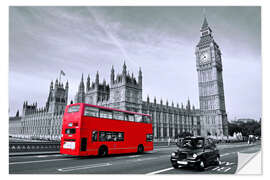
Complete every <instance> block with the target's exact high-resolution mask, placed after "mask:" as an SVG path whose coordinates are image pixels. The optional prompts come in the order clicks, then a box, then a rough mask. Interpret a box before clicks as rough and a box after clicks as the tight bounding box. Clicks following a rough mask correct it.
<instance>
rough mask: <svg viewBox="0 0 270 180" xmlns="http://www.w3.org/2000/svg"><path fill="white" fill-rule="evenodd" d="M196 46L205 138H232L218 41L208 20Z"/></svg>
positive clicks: (204, 21)
mask: <svg viewBox="0 0 270 180" xmlns="http://www.w3.org/2000/svg"><path fill="white" fill-rule="evenodd" d="M200 33H201V34H200V40H199V43H198V44H197V46H196V50H195V55H196V67H197V72H198V83H199V101H200V109H201V111H202V115H201V121H202V129H201V131H202V132H201V134H202V135H209V134H211V135H217V136H221V135H228V125H227V124H228V123H227V114H226V108H225V98H224V87H223V76H222V71H223V68H222V61H221V51H220V49H219V46H218V45H217V43H216V42H215V41H214V38H213V35H212V29H211V28H210V27H209V25H208V21H207V18H206V17H204V20H203V24H202V26H201V29H200Z"/></svg>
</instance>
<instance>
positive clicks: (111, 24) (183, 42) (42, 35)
mask: <svg viewBox="0 0 270 180" xmlns="http://www.w3.org/2000/svg"><path fill="white" fill-rule="evenodd" d="M205 9H206V15H207V18H208V23H209V24H210V27H211V28H212V30H213V34H214V38H215V40H216V42H217V43H218V44H219V46H220V48H221V51H222V53H223V56H222V58H223V67H224V71H223V74H224V86H225V98H226V107H227V110H228V112H229V118H233V117H235V116H239V117H240V116H241V117H243V116H249V117H253V118H257V119H258V118H259V117H260V116H261V105H260V104H261V46H260V41H261V34H260V24H261V21H260V7H206V8H205ZM202 12H203V8H202V7H10V21H9V23H10V24H9V31H10V37H9V38H10V54H9V58H10V59H9V70H10V73H9V83H10V86H9V92H10V93H9V99H10V104H9V106H10V110H11V112H10V113H11V114H14V113H15V112H16V110H17V109H20V108H21V106H22V102H23V101H24V100H29V101H30V100H33V101H38V102H40V103H39V104H40V105H41V106H42V104H44V103H45V101H46V98H47V95H48V88H47V87H48V86H49V83H50V81H51V80H54V79H56V78H57V77H58V76H59V72H60V70H64V71H65V72H66V76H65V77H63V80H64V81H66V80H69V82H70V91H69V100H71V99H73V98H74V96H75V93H76V91H77V89H78V85H79V81H80V78H81V74H82V73H84V75H86V74H89V75H90V77H91V81H94V78H95V74H96V71H97V70H99V73H100V79H101V80H102V79H103V78H105V79H106V81H108V80H109V77H110V69H111V66H112V65H114V67H115V70H116V73H120V72H121V71H122V65H123V61H124V60H125V61H126V63H127V66H128V71H130V73H131V72H133V73H134V75H135V76H137V75H138V69H139V67H141V68H142V70H143V98H144V99H146V96H147V94H149V95H150V99H151V100H153V97H154V96H156V97H157V98H158V101H159V99H160V97H162V99H163V100H166V99H168V100H169V101H170V103H171V101H172V100H173V101H174V102H175V103H177V102H179V103H181V102H183V103H184V104H185V103H186V101H187V98H188V97H189V98H190V100H191V103H193V104H195V105H196V107H198V106H199V98H198V84H197V72H196V65H195V54H194V52H195V46H196V44H197V43H198V41H199V35H200V32H199V29H200V27H201V24H202V19H203V17H202ZM36 85H38V86H36ZM33 86H35V87H33ZM247 89H248V93H249V94H245V96H243V95H244V93H243V92H247V91H246V90H247ZM245 97H248V98H245ZM254 104H255V106H254Z"/></svg>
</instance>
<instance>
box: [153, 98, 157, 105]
mask: <svg viewBox="0 0 270 180" xmlns="http://www.w3.org/2000/svg"><path fill="white" fill-rule="evenodd" d="M154 104H157V99H156V96H155V98H154Z"/></svg>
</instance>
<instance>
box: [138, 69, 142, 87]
mask: <svg viewBox="0 0 270 180" xmlns="http://www.w3.org/2000/svg"><path fill="white" fill-rule="evenodd" d="M138 80H139V86H140V87H141V88H142V70H141V68H140V69H139V77H138Z"/></svg>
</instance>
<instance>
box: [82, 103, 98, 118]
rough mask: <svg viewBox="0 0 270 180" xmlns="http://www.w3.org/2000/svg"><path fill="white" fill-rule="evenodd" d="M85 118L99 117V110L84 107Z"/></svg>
mask: <svg viewBox="0 0 270 180" xmlns="http://www.w3.org/2000/svg"><path fill="white" fill-rule="evenodd" d="M84 116H92V117H98V108H95V107H90V106H85V107H84Z"/></svg>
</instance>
